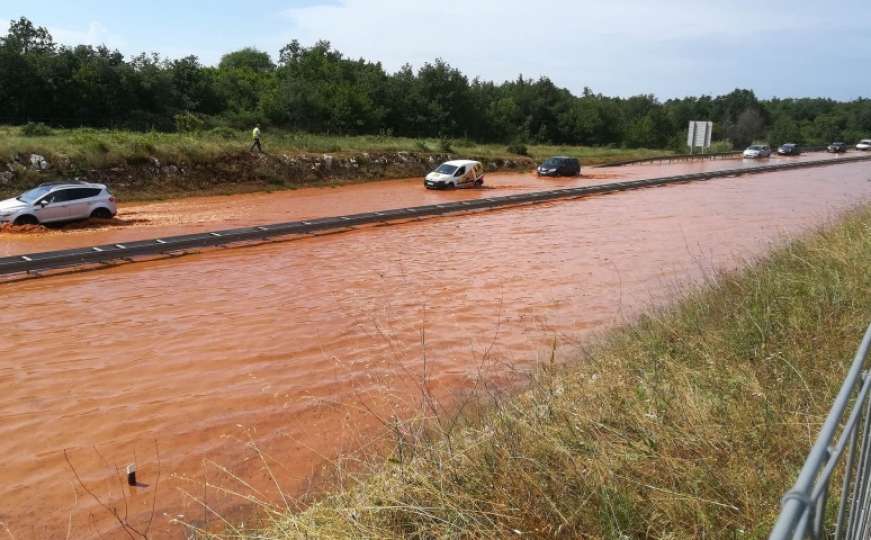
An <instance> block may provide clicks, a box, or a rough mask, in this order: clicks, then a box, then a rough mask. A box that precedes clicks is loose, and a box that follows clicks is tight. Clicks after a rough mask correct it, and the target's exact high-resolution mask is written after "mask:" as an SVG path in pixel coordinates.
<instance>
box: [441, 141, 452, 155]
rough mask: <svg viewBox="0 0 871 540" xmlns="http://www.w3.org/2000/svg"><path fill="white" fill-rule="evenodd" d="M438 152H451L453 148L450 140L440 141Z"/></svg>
mask: <svg viewBox="0 0 871 540" xmlns="http://www.w3.org/2000/svg"><path fill="white" fill-rule="evenodd" d="M439 150H441V151H442V152H449V153H450V152H453V151H454V148H453V147H452V146H451V140H450V139H442V140H440V141H439Z"/></svg>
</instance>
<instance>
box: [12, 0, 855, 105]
mask: <svg viewBox="0 0 871 540" xmlns="http://www.w3.org/2000/svg"><path fill="white" fill-rule="evenodd" d="M20 16H25V17H27V18H29V19H31V20H32V21H33V22H34V23H35V24H38V25H40V26H46V27H48V28H49V30H50V31H51V32H52V34H53V35H54V37H55V40H56V41H58V42H61V43H65V44H75V43H89V44H94V45H97V44H101V43H104V44H106V45H108V46H109V47H112V48H117V49H119V50H121V51H122V52H124V53H125V54H127V55H132V54H134V53H137V52H141V51H148V52H151V51H155V52H159V53H161V54H162V55H167V56H171V57H179V56H186V55H188V54H195V55H197V56H199V57H200V59H201V60H202V61H203V62H204V63H207V64H214V63H216V62H217V61H218V60H219V59H220V57H221V55H222V54H223V53H225V52H228V51H231V50H235V49H239V48H241V47H245V46H255V47H258V48H260V49H262V50H266V51H267V52H269V53H270V54H272V55H273V57H275V56H277V51H278V50H279V49H280V48H281V46H282V45H283V44H284V43H286V42H288V41H290V40H291V39H294V38H296V39H298V40H300V42H302V43H303V44H311V43H313V42H314V41H316V40H318V39H326V40H329V41H330V42H332V43H333V45H334V46H335V47H336V48H338V49H339V50H340V51H342V52H343V53H345V54H346V55H347V56H351V57H355V58H356V57H364V58H367V59H370V60H377V61H381V62H382V63H383V64H384V66H385V67H386V68H387V69H388V70H390V71H393V70H396V69H397V68H399V67H400V66H401V65H402V64H405V63H410V64H412V65H414V66H420V65H421V64H422V63H423V62H426V61H431V60H433V59H434V58H437V57H440V58H443V59H445V60H446V61H448V62H449V63H450V64H452V65H454V66H456V67H458V68H460V69H461V70H462V71H463V72H464V73H466V74H467V75H470V76H479V77H481V78H482V79H487V80H494V81H503V80H506V79H514V78H516V77H517V75H518V74H521V73H522V74H523V75H524V76H531V77H538V76H539V75H547V76H549V77H550V78H551V79H552V80H554V82H556V83H557V84H559V85H561V86H565V87H567V88H569V89H570V90H572V91H573V92H576V93H578V92H580V91H581V90H582V89H583V88H584V86H589V87H591V88H592V89H593V90H594V91H596V92H602V93H605V94H609V95H622V96H628V95H634V94H641V93H653V94H656V95H657V96H659V97H661V98H668V97H676V96H684V95H699V94H719V93H725V92H728V91H730V90H732V89H734V88H736V87H741V88H752V89H753V90H755V91H756V92H757V94H758V95H760V96H762V97H772V96H779V97H794V96H826V97H832V98H836V99H853V98H856V97H858V96H866V97H871V69H869V66H871V4H868V0H865V1H864V2H861V3H860V2H858V1H854V0H841V1H839V2H837V3H833V2H832V3H829V2H819V1H815V2H804V1H797V0H792V1H789V2H786V1H782V0H767V1H765V2H759V1H758V0H757V1H746V0H722V1H718V2H716V3H715V2H712V1H704V0H702V1H699V0H695V1H692V2H686V1H678V0H657V1H651V0H646V1H640V0H612V1H610V2H602V1H595V2H593V1H587V0H535V1H518V0H477V1H475V0H467V1H465V2H463V1H452V0H259V1H257V2H249V1H241V0H234V1H228V0H213V1H210V2H205V1H179V0H172V1H170V0H151V1H149V2H143V1H141V0H137V1H130V0H113V1H105V0H77V1H75V2H70V1H69V0H39V1H38V2H36V1H34V0H0V31H2V32H3V33H5V30H6V25H7V22H6V21H8V20H9V19H13V18H18V17H20Z"/></svg>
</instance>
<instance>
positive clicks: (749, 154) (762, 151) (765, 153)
mask: <svg viewBox="0 0 871 540" xmlns="http://www.w3.org/2000/svg"><path fill="white" fill-rule="evenodd" d="M743 155H744V157H745V158H750V159H756V158H762V157H770V156H771V148H769V147H768V145H767V144H751V145H750V146H748V147H747V149H746V150H744V154H743Z"/></svg>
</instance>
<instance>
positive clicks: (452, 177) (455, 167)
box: [423, 159, 484, 189]
mask: <svg viewBox="0 0 871 540" xmlns="http://www.w3.org/2000/svg"><path fill="white" fill-rule="evenodd" d="M483 184H484V166H483V165H481V162H479V161H470V160H466V159H458V160H455V161H447V162H445V163H442V164H441V165H439V166H438V168H437V169H436V170H434V171H433V172H431V173H429V174H428V175H426V178H425V179H424V181H423V185H424V186H426V188H427V189H451V188H458V187H473V186H480V185H483Z"/></svg>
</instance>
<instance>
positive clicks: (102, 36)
mask: <svg viewBox="0 0 871 540" xmlns="http://www.w3.org/2000/svg"><path fill="white" fill-rule="evenodd" d="M48 31H49V32H50V33H51V35H52V37H53V38H54V41H55V43H61V44H63V45H93V46H95V47H96V46H98V45H105V46H107V47H109V48H110V49H123V48H124V47H126V46H127V42H126V41H125V40H124V39H123V38H121V37H120V36H118V35H116V34H113V33H112V32H110V31H109V29H108V28H106V26H105V25H103V23H101V22H100V21H91V22H90V23H88V26H87V28H85V29H71V28H58V27H52V26H50V27H48Z"/></svg>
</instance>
